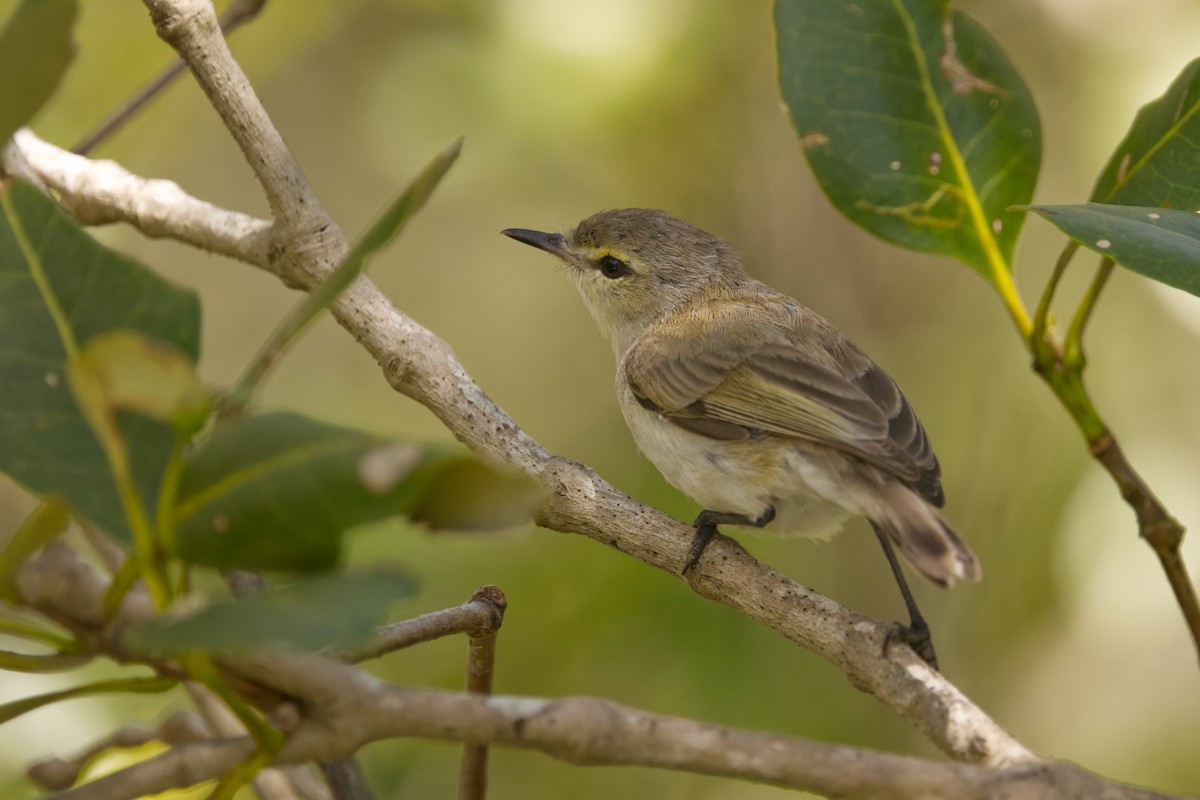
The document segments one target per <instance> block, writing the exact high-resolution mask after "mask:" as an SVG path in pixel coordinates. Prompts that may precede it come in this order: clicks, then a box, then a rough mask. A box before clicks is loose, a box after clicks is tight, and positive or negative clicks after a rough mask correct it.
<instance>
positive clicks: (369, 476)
mask: <svg viewBox="0 0 1200 800" xmlns="http://www.w3.org/2000/svg"><path fill="white" fill-rule="evenodd" d="M464 462H466V463H474V459H473V458H471V457H470V456H467V455H464V454H462V453H460V452H459V451H457V450H452V449H449V448H445V447H438V446H425V447H418V446H416V445H412V444H406V443H402V442H396V441H393V440H390V439H384V438H381V437H378V436H374V435H371V434H368V433H363V432H361V431H356V430H351V429H348V428H342V427H338V426H335V425H329V424H326V423H323V422H317V421H315V420H312V419H308V418H306V417H302V416H299V415H297V414H290V413H272V414H262V415H258V416H249V417H242V418H238V419H234V420H231V421H229V422H227V423H225V424H222V425H219V426H218V427H217V429H216V431H214V433H213V435H212V438H211V439H209V441H208V442H206V443H205V444H204V445H203V446H202V447H200V448H199V449H198V450H197V451H196V452H195V453H194V454H192V456H191V457H190V458H189V460H188V462H187V465H186V467H185V471H184V474H183V479H182V481H181V483H180V487H179V501H178V505H177V507H176V537H177V541H178V547H179V554H180V556H181V557H182V558H184V559H185V560H187V561H191V562H193V563H198V564H205V565H209V566H215V567H222V568H226V567H242V568H247V569H297V570H311V569H327V568H329V567H332V566H334V565H335V564H336V563H337V561H338V556H339V552H340V547H341V537H342V533H343V532H344V531H345V530H347V529H349V528H351V527H353V526H355V525H359V524H362V523H365V522H369V521H372V520H377V519H383V518H387V517H391V516H396V515H401V514H412V513H415V512H420V511H421V509H422V503H423V502H424V501H425V499H426V498H427V497H431V496H433V495H434V494H435V493H436V492H437V491H438V490H439V488H440V487H442V486H443V483H444V482H445V481H447V480H450V481H453V480H455V472H454V471H453V469H452V468H454V467H456V466H457V465H461V464H463V463H464ZM485 473H487V474H490V475H491V476H493V479H494V480H496V481H500V482H504V481H508V480H511V479H510V478H508V477H507V476H504V475H502V474H499V473H495V472H493V471H491V470H486V469H485ZM484 483H487V479H486V478H485V479H484ZM527 496H528V495H527ZM460 502H461V503H462V504H464V505H470V504H471V503H472V500H471V497H470V496H468V495H466V494H464V495H463V496H462V497H460ZM530 507H532V506H530ZM527 510H528V509H527ZM428 516H429V517H430V518H432V517H433V516H434V515H433V514H432V513H430V514H429V515H428ZM527 516H528V515H526V518H527ZM452 517H453V515H451V518H452ZM439 521H445V518H444V517H443V518H439ZM476 521H478V520H476ZM512 521H513V519H512V513H511V510H510V509H502V510H501V512H497V514H496V515H495V516H494V517H493V518H492V519H491V524H492V526H498V525H499V526H502V525H508V524H512Z"/></svg>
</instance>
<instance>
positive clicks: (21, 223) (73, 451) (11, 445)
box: [0, 182, 200, 541]
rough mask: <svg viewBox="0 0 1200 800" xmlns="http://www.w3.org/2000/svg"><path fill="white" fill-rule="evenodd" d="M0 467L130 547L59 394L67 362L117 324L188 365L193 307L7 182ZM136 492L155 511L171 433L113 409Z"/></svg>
mask: <svg viewBox="0 0 1200 800" xmlns="http://www.w3.org/2000/svg"><path fill="white" fill-rule="evenodd" d="M0 207H2V212H0V471H2V472H5V473H7V474H8V475H10V476H11V477H12V478H13V479H14V480H16V481H17V482H18V483H20V484H22V485H24V486H25V487H27V488H28V489H29V490H30V491H32V492H34V493H36V494H57V495H59V496H60V497H62V498H63V500H64V501H65V502H66V503H67V504H68V505H69V506H70V507H71V508H72V509H73V510H74V511H75V512H76V513H77V514H78V515H79V516H80V517H82V518H84V519H86V520H88V521H89V522H91V523H93V524H95V525H96V526H97V527H99V528H100V529H102V530H104V531H106V532H108V533H110V534H112V535H114V536H116V537H117V538H118V539H121V540H124V541H128V540H129V538H130V533H129V527H128V523H127V521H126V519H125V514H124V512H123V510H122V506H121V501H120V499H119V498H118V496H117V491H116V488H115V484H114V483H113V476H112V473H111V471H110V469H109V463H108V461H107V459H106V457H105V454H104V451H103V450H102V449H101V447H100V443H99V442H98V441H97V439H96V437H95V435H94V434H93V432H92V430H91V428H90V427H89V425H88V421H87V420H86V419H85V418H84V415H83V414H82V413H81V411H80V409H79V407H78V405H77V404H76V402H75V399H74V397H73V396H72V393H71V391H70V390H69V387H68V380H67V362H68V359H69V357H70V356H72V355H76V354H78V353H79V352H80V351H81V349H83V348H84V347H85V346H86V345H87V344H88V343H89V342H90V341H91V340H92V339H94V338H95V337H97V336H99V335H101V334H104V333H106V332H109V331H112V330H116V329H120V328H124V329H130V330H133V331H138V332H139V333H141V334H142V335H144V336H146V337H149V338H151V339H153V340H155V341H158V342H162V343H164V344H166V345H170V346H171V347H173V348H175V349H176V350H178V351H180V352H181V353H183V354H184V355H186V356H187V358H188V359H189V360H191V361H195V360H196V357H197V353H198V350H199V340H200V304H199V302H198V300H197V299H196V296H195V295H194V294H193V293H191V292H189V291H186V290H183V289H180V288H178V287H176V286H174V285H172V284H170V283H168V282H166V281H165V280H163V279H162V278H159V277H158V276H157V275H155V274H154V273H152V272H150V271H149V270H148V269H146V268H145V267H143V266H141V265H140V264H138V263H136V262H134V261H132V260H130V259H127V258H125V257H124V256H121V255H119V254H118V253H115V252H113V251H112V250H109V249H107V248H105V247H103V246H101V245H100V244H99V243H97V242H96V241H95V240H94V239H92V238H91V237H90V236H88V235H87V234H86V233H84V232H83V231H82V230H80V229H79V227H78V226H76V225H75V223H74V222H73V221H72V220H71V219H70V218H69V217H68V216H67V215H66V214H64V213H63V212H62V211H61V210H60V209H59V208H58V206H57V205H56V204H55V203H54V202H53V201H51V200H50V199H48V198H46V197H45V196H43V195H42V194H41V193H40V192H38V191H37V190H35V189H33V188H32V187H30V186H28V185H25V184H23V183H20V182H13V183H12V184H11V185H10V187H9V189H8V190H7V191H6V192H0ZM118 425H119V429H120V433H121V438H122V439H123V440H124V442H125V443H126V445H127V447H128V454H129V461H130V464H131V469H132V473H133V478H134V482H135V484H136V486H137V489H138V493H139V495H140V496H141V497H142V498H143V500H144V501H145V502H146V503H147V504H148V505H150V507H151V508H152V507H153V502H154V499H155V498H156V497H157V496H158V487H159V484H160V482H161V478H162V473H163V469H164V467H165V465H166V463H167V460H168V458H169V456H170V453H171V449H172V447H173V445H174V442H175V434H174V432H173V431H172V430H171V428H170V426H168V425H166V424H163V423H161V422H157V421H155V420H152V419H148V418H146V417H143V416H140V415H137V414H133V413H130V412H121V413H119V414H118Z"/></svg>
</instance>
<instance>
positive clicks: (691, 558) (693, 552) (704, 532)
mask: <svg viewBox="0 0 1200 800" xmlns="http://www.w3.org/2000/svg"><path fill="white" fill-rule="evenodd" d="M716 533H717V526H716V525H715V524H712V523H709V524H698V525H696V535H695V536H693V537H692V546H691V549H689V550H688V554H687V558H685V559H684V560H683V574H684V575H687V574H688V571H689V570H691V568H692V567H694V566H696V562H697V561H699V560H700V555H701V554H702V553H703V552H704V548H705V547H708V542H709V540H710V539H712V537H713V536H714V535H716Z"/></svg>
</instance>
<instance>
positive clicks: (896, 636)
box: [883, 619, 938, 669]
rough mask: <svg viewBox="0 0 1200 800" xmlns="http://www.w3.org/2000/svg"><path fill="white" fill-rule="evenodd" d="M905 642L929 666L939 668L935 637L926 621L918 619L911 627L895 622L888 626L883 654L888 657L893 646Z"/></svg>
mask: <svg viewBox="0 0 1200 800" xmlns="http://www.w3.org/2000/svg"><path fill="white" fill-rule="evenodd" d="M898 642H903V643H904V644H906V645H908V646H909V647H910V648H912V651H913V652H914V653H916V654H917V655H918V656H920V657H921V660H922V661H924V662H925V663H926V664H928V665H929V666H931V667H933V668H934V669H937V668H938V660H937V653H936V652H934V649H933V636H931V635H930V633H929V625H928V624H927V623H926V622H925V620H924V619H916V620H913V622H912V623H911V624H909V625H901V624H900V623H899V622H893V623H892V624H891V625H889V626H888V630H887V634H886V635H885V636H884V637H883V654H884V655H885V656H886V655H887V654H888V651H889V650H891V649H892V645H894V644H896V643H898Z"/></svg>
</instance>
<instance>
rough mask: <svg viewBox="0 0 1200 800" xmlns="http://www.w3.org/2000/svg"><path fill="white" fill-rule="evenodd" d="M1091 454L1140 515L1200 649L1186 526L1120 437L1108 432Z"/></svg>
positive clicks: (1141, 530) (1145, 536) (1199, 619)
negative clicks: (1133, 460)
mask: <svg viewBox="0 0 1200 800" xmlns="http://www.w3.org/2000/svg"><path fill="white" fill-rule="evenodd" d="M1091 450H1092V455H1093V456H1095V458H1096V460H1097V461H1099V462H1100V463H1101V464H1102V465H1104V468H1105V469H1106V470H1108V473H1109V475H1111V476H1112V478H1113V480H1114V481H1116V483H1117V486H1118V487H1120V490H1121V496H1122V497H1123V498H1125V502H1126V503H1128V504H1129V505H1130V506H1131V507H1132V508H1133V511H1134V514H1135V515H1136V516H1137V525H1138V533H1139V535H1140V536H1141V537H1142V538H1143V539H1145V540H1146V543H1147V544H1149V545H1150V547H1151V549H1153V550H1154V553H1155V555H1157V556H1158V560H1159V562H1160V563H1161V564H1162V568H1163V571H1164V572H1165V573H1166V575H1167V581H1168V582H1169V583H1170V585H1171V590H1172V591H1173V592H1174V593H1175V600H1176V602H1177V603H1178V604H1179V608H1180V610H1182V611H1183V618H1184V621H1185V622H1186V623H1187V626H1188V630H1189V631H1190V632H1191V635H1192V640H1193V641H1194V642H1196V643H1197V648H1200V602H1198V601H1197V598H1196V590H1195V587H1194V586H1193V584H1192V580H1191V578H1190V577H1189V576H1188V571H1187V565H1186V564H1185V563H1184V561H1183V558H1182V557H1181V555H1180V552H1179V551H1180V545H1181V544H1182V543H1183V534H1184V528H1183V526H1182V525H1181V524H1180V523H1179V521H1178V520H1176V519H1175V518H1174V517H1172V516H1171V514H1170V513H1169V512H1168V511H1167V509H1166V507H1165V506H1164V505H1163V504H1162V501H1160V500H1159V499H1158V498H1157V497H1156V496H1155V494H1154V492H1153V490H1151V489H1150V487H1149V486H1148V485H1147V484H1146V482H1145V481H1144V480H1143V479H1142V476H1141V475H1139V474H1138V473H1137V471H1136V470H1134V468H1133V467H1132V466H1131V465H1130V464H1129V461H1128V460H1127V459H1126V458H1125V453H1124V452H1123V451H1122V450H1121V446H1120V445H1119V444H1118V443H1117V440H1116V439H1115V438H1114V437H1113V436H1112V435H1111V434H1109V435H1108V436H1106V437H1102V438H1100V439H1099V440H1097V441H1095V442H1093V443H1091Z"/></svg>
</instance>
